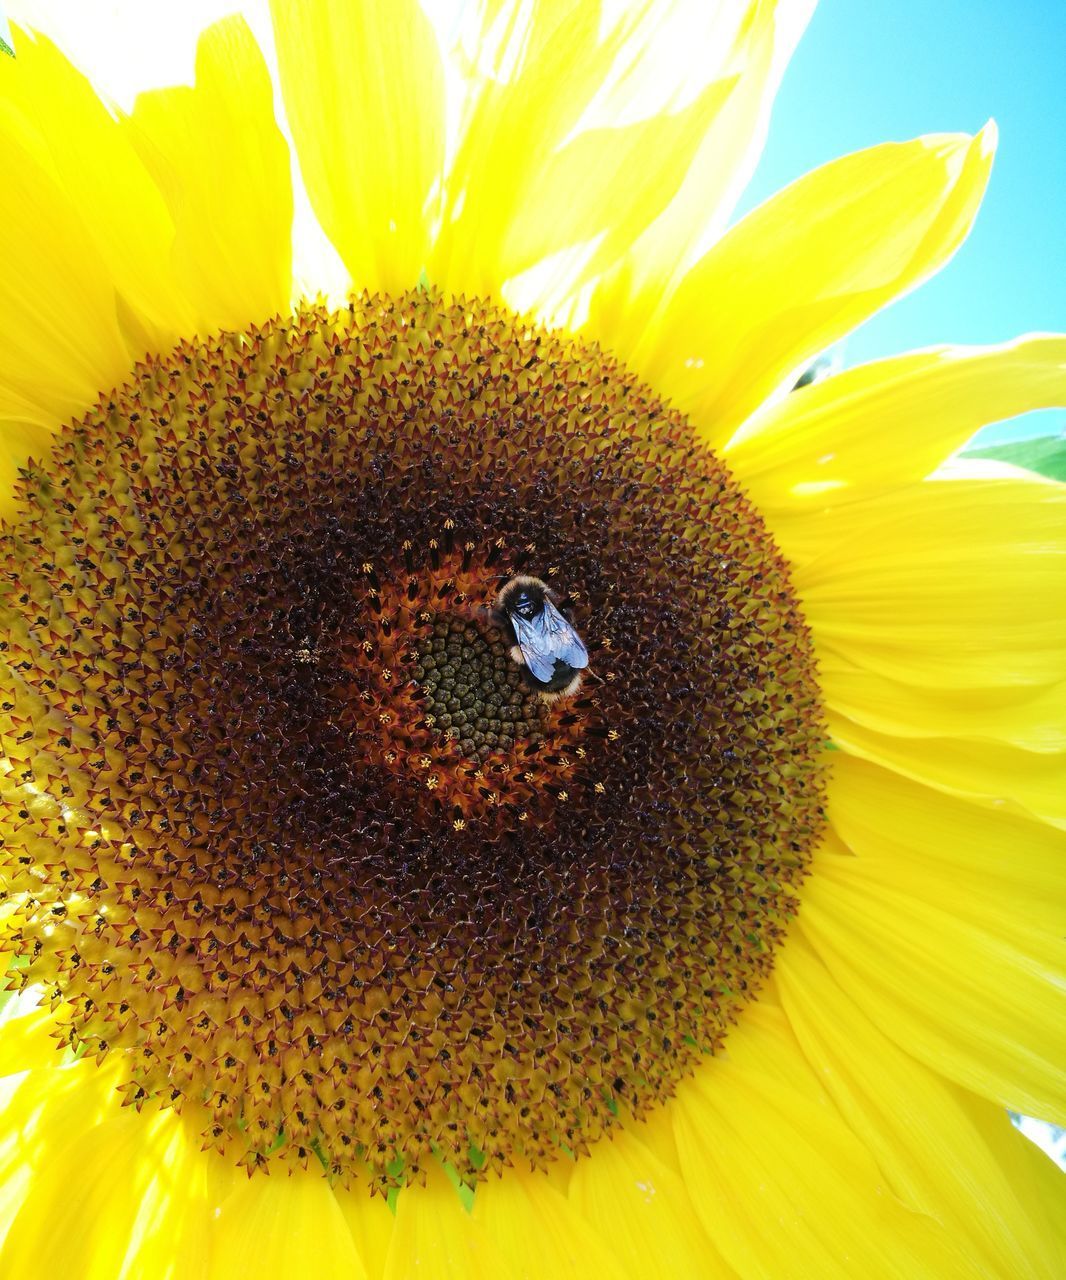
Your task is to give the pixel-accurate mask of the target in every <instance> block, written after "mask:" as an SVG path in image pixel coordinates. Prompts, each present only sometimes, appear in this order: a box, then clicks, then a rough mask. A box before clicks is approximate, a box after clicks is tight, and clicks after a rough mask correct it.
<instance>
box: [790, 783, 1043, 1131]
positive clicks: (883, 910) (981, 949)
mask: <svg viewBox="0 0 1066 1280" xmlns="http://www.w3.org/2000/svg"><path fill="white" fill-rule="evenodd" d="M842 790H843V786H842V785H841V783H840V781H839V780H834V784H833V789H832V791H831V794H830V811H831V813H832V808H833V804H834V796H835V794H836V793H838V792H840V791H842ZM884 790H885V793H886V795H889V796H890V795H891V792H892V789H891V787H890V786H889V785H887V784H886V786H885V788H884ZM901 791H902V794H903V795H904V796H905V797H907V796H912V795H913V788H910V787H908V786H907V785H906V784H904V785H903V786H902V788H901ZM890 812H891V811H890V809H889V808H888V807H886V808H885V809H883V810H881V814H882V815H883V821H884V822H885V823H886V824H887V825H888V826H889V828H890V829H891V828H892V824H893V821H894V819H893V818H892V817H890V816H889V814H890ZM866 838H867V839H871V837H869V835H867V837H866ZM872 839H873V840H876V836H875V837H873V838H872ZM893 853H894V847H893V846H891V845H886V847H885V848H884V849H882V850H880V851H878V850H877V849H876V846H875V848H874V851H873V852H872V853H871V852H870V851H869V849H868V848H867V847H866V846H865V845H864V846H863V849H862V851H861V852H859V856H853V855H852V854H850V853H848V852H843V853H837V852H835V851H830V850H828V849H827V850H823V851H821V852H820V853H819V854H818V856H817V857H816V859H815V862H814V866H813V868H812V874H811V877H810V879H809V880H808V882H807V883H806V884H805V885H804V889H803V906H802V910H801V912H800V916H799V927H800V929H801V930H802V933H803V935H804V936H805V937H806V938H807V939H808V940H809V941H810V942H811V944H812V946H813V947H814V949H815V951H816V952H817V953H818V955H819V956H820V957H821V959H822V960H823V961H824V963H825V965H826V967H827V968H828V969H829V971H830V972H831V973H832V975H833V976H834V977H835V978H836V980H837V982H839V984H840V985H841V987H842V988H843V989H844V990H845V991H846V992H847V993H848V995H849V996H851V998H852V999H853V1000H854V1001H855V1002H856V1003H857V1004H859V1005H860V1007H861V1008H863V1009H864V1010H865V1012H866V1013H867V1014H868V1016H869V1017H870V1018H871V1020H872V1021H873V1022H874V1023H876V1025H877V1027H878V1028H879V1029H880V1030H881V1031H882V1032H883V1033H884V1034H885V1035H886V1036H888V1037H889V1038H890V1039H892V1040H894V1041H895V1042H896V1043H897V1044H898V1045H899V1046H900V1047H901V1048H903V1049H906V1050H907V1052H908V1053H911V1054H913V1055H914V1056H915V1057H916V1058H918V1059H919V1060H920V1061H922V1062H924V1063H925V1064H926V1065H927V1066H929V1067H931V1068H932V1069H933V1070H934V1071H938V1072H940V1073H941V1074H943V1075H946V1076H948V1077H949V1078H950V1079H952V1080H954V1081H955V1082H956V1083H957V1084H960V1085H962V1086H963V1087H964V1088H967V1089H972V1090H973V1091H974V1092H975V1093H979V1094H981V1095H982V1096H983V1097H986V1098H990V1099H992V1100H993V1101H995V1102H997V1103H999V1104H1000V1105H1002V1106H1005V1107H1013V1108H1016V1109H1018V1110H1020V1111H1025V1112H1027V1113H1029V1114H1031V1115H1037V1116H1042V1117H1044V1118H1046V1119H1052V1120H1055V1121H1056V1122H1057V1123H1060V1124H1061V1123H1062V1122H1063V1120H1066V1081H1064V1078H1063V1074H1062V1063H1063V1061H1066V1023H1064V1021H1063V1019H1062V1017H1061V1012H1062V988H1063V986H1064V985H1066V943H1064V942H1063V940H1062V938H1061V936H1060V935H1059V934H1057V933H1052V932H1049V931H1047V930H1046V929H1042V928H1041V927H1040V924H1039V921H1036V922H1032V923H1030V922H1028V921H1026V919H1025V918H1024V915H1023V914H1022V913H1023V910H1024V897H1019V899H1018V900H1015V899H1014V898H1013V897H1012V896H1011V895H1010V894H1009V893H1006V892H1004V893H1001V894H1000V896H998V897H993V896H991V894H990V892H989V887H988V886H987V885H986V884H983V883H982V882H981V881H980V880H978V878H977V877H976V876H975V877H973V878H971V877H970V876H968V875H967V874H965V873H963V874H962V875H961V876H960V877H959V878H958V879H957V880H956V881H955V882H954V885H953V883H952V881H951V879H950V877H948V876H945V875H944V873H943V871H942V869H937V868H935V866H934V868H933V869H931V870H929V871H926V869H925V867H924V865H923V864H922V862H921V860H920V859H910V860H908V859H904V858H900V857H897V856H893ZM1060 899H1061V895H1060Z"/></svg>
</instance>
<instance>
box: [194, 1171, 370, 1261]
mask: <svg viewBox="0 0 1066 1280" xmlns="http://www.w3.org/2000/svg"><path fill="white" fill-rule="evenodd" d="M366 1275H367V1272H366V1269H365V1267H364V1266H363V1263H362V1260H361V1259H360V1257H359V1255H358V1253H357V1252H356V1248H355V1244H354V1242H353V1240H352V1237H351V1234H350V1232H349V1231H348V1227H347V1224H346V1223H345V1221H344V1215H343V1214H342V1213H341V1210H340V1206H339V1205H338V1204H337V1200H336V1197H335V1196H334V1194H333V1191H332V1189H331V1188H330V1185H329V1183H328V1182H327V1181H326V1179H325V1177H324V1176H323V1173H322V1170H321V1169H320V1168H317V1167H315V1168H311V1169H307V1170H303V1169H296V1170H293V1171H292V1173H291V1174H287V1173H285V1172H284V1171H283V1170H279V1171H278V1172H276V1173H270V1174H262V1173H260V1174H256V1175H253V1176H252V1177H250V1178H248V1179H247V1180H244V1181H241V1182H240V1183H238V1185H237V1187H236V1189H235V1190H234V1191H233V1192H232V1193H231V1194H230V1195H229V1196H227V1197H226V1199H225V1200H224V1201H223V1202H222V1206H221V1210H220V1212H219V1215H218V1218H217V1220H216V1222H215V1226H214V1233H213V1238H212V1242H211V1267H210V1270H209V1271H208V1276H209V1277H210V1280H233V1277H234V1276H255V1277H257V1280H319V1278H320V1277H322V1276H337V1277H340V1276H343V1277H345V1280H365V1277H366Z"/></svg>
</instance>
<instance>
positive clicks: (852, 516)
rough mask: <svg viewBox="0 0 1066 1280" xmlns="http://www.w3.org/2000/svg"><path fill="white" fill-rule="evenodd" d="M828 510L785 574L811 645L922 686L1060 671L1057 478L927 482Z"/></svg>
mask: <svg viewBox="0 0 1066 1280" xmlns="http://www.w3.org/2000/svg"><path fill="white" fill-rule="evenodd" d="M836 523H837V526H838V536H837V537H835V538H834V539H833V540H832V542H831V543H827V544H826V546H825V548H824V550H823V552H822V554H821V555H820V556H819V557H818V558H817V559H816V560H815V561H813V562H811V563H810V564H807V565H804V566H802V569H801V571H800V572H798V573H797V575H796V582H797V586H798V588H799V590H800V592H801V593H802V596H803V604H804V613H805V615H806V617H807V620H808V622H809V623H810V625H811V628H812V631H813V633H814V636H815V641H816V644H817V645H818V647H819V649H820V650H821V649H823V648H824V649H825V650H826V651H827V652H828V651H830V650H831V651H832V652H833V653H834V654H835V655H839V656H840V658H841V659H842V660H845V661H846V662H847V664H848V665H849V666H850V667H860V668H862V669H865V670H868V671H873V672H877V673H878V674H881V675H884V676H887V677H889V678H890V679H893V680H898V681H900V682H901V683H908V684H914V685H918V686H921V687H924V688H930V687H931V688H937V687H941V688H951V689H971V690H978V689H999V688H1006V687H1012V686H1014V687H1017V686H1026V685H1048V684H1054V683H1056V682H1058V681H1060V680H1062V679H1063V678H1064V677H1066V485H1060V484H1055V483H1054V482H1051V481H1046V482H1044V481H1038V480H1034V481H1031V482H1026V481H1022V480H987V481H950V480H943V481H940V480H937V481H930V482H928V483H923V484H920V485H912V486H910V487H908V488H905V489H901V490H899V491H897V492H893V493H890V494H887V495H885V496H884V497H883V498H879V499H877V500H873V501H870V502H868V503H854V504H851V506H850V507H849V508H848V509H847V510H846V511H842V512H841V513H840V518H839V520H838V521H837V522H836ZM827 692H829V691H828V690H827ZM829 696H831V693H830V694H829Z"/></svg>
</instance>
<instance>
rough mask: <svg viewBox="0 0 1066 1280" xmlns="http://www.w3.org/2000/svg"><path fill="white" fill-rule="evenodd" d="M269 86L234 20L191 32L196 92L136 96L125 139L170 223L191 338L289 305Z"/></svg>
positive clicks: (283, 171)
mask: <svg viewBox="0 0 1066 1280" xmlns="http://www.w3.org/2000/svg"><path fill="white" fill-rule="evenodd" d="M273 94H274V91H273V86H272V84H271V80H270V74H269V72H268V71H267V67H266V63H265V62H264V61H263V55H262V54H261V53H260V51H259V47H258V45H257V44H256V43H255V40H254V39H253V37H252V33H251V32H250V31H249V30H248V27H247V25H246V24H245V22H244V20H243V19H242V18H237V17H235V18H229V19H227V20H226V21H224V22H220V23H218V24H216V25H215V26H213V27H210V28H209V29H208V30H207V31H205V32H204V34H203V35H202V36H201V37H200V42H199V44H198V46H197V53H196V87H195V88H187V87H180V88H174V89H161V90H157V91H155V92H152V93H146V94H142V95H141V96H140V97H139V98H138V99H137V103H136V107H135V109H134V112H133V117H132V120H131V122H130V124H129V126H128V132H129V135H130V137H131V138H132V141H133V143H134V145H135V147H136V148H137V151H138V153H139V154H140V155H141V157H142V159H143V161H144V163H145V165H146V166H147V168H148V169H149V170H150V171H151V173H152V174H153V176H154V178H155V180H156V182H157V183H158V184H159V187H160V189H161V190H162V192H163V195H164V197H165V199H166V203H167V206H168V208H169V211H170V214H171V216H172V218H173V221H174V227H175V239H174V245H173V250H172V261H173V264H174V268H175V270H176V272H177V274H178V276H179V278H180V279H181V280H182V282H183V285H184V288H185V290H186V292H187V294H188V295H189V299H190V306H191V307H192V309H193V313H194V315H195V319H196V324H197V327H198V330H199V332H201V333H203V332H205V331H208V330H211V329H216V328H228V329H236V328H240V327H242V326H244V325H246V324H248V323H249V322H250V321H253V320H262V319H264V318H266V317H268V316H270V315H273V314H275V313H276V312H278V311H281V310H284V309H285V308H286V307H287V306H288V304H289V298H290V292H291V289H292V207H293V200H292V183H291V179H290V174H289V149H288V147H287V146H286V144H285V140H284V138H283V137H282V136H281V133H280V131H279V129H278V127H277V125H276V123H275V121H274V108H273Z"/></svg>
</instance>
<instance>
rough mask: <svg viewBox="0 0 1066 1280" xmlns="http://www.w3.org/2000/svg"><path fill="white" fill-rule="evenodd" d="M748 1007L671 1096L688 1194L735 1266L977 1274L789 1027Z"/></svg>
mask: <svg viewBox="0 0 1066 1280" xmlns="http://www.w3.org/2000/svg"><path fill="white" fill-rule="evenodd" d="M761 1004H762V1002H760V1006H758V1007H759V1008H761ZM749 1012H752V1010H745V1015H744V1017H743V1018H742V1019H741V1021H740V1023H739V1025H738V1026H736V1027H735V1028H733V1030H731V1031H730V1033H729V1040H728V1042H727V1048H726V1052H725V1054H723V1055H722V1057H720V1058H715V1059H714V1060H711V1061H708V1062H707V1064H706V1065H705V1066H704V1067H702V1068H701V1069H700V1070H699V1071H698V1072H697V1073H696V1075H695V1077H694V1078H693V1079H692V1080H691V1081H686V1082H684V1083H683V1084H682V1085H681V1087H680V1088H679V1090H678V1093H677V1096H676V1098H675V1099H674V1101H673V1102H672V1103H671V1111H672V1114H673V1116H674V1128H675V1132H676V1134H677V1142H678V1148H679V1150H680V1153H681V1162H682V1167H683V1169H684V1174H685V1182H686V1184H687V1186H688V1190H689V1195H690V1196H691V1198H692V1202H693V1204H694V1205H695V1206H696V1212H697V1213H698V1215H699V1217H700V1220H701V1221H702V1223H703V1226H704V1229H705V1230H706V1232H707V1234H708V1235H709V1236H710V1237H711V1239H712V1240H714V1242H715V1244H716V1245H717V1247H718V1249H719V1250H720V1251H721V1253H722V1254H723V1255H724V1256H725V1258H726V1259H727V1260H728V1261H729V1263H730V1264H731V1265H732V1266H733V1268H734V1270H735V1271H736V1272H737V1274H738V1275H740V1276H742V1277H744V1280H790V1278H792V1277H795V1280H810V1277H812V1276H817V1277H819V1280H834V1278H837V1280H853V1278H854V1277H855V1276H863V1277H884V1278H888V1277H892V1280H917V1278H918V1277H927V1278H928V1280H947V1277H961V1276H976V1275H977V1274H978V1273H977V1272H975V1271H974V1270H973V1269H972V1268H971V1267H970V1266H969V1265H968V1264H967V1263H966V1261H965V1259H964V1257H963V1256H962V1254H961V1253H960V1252H959V1251H958V1250H957V1249H956V1248H955V1247H954V1246H953V1242H952V1241H951V1239H950V1236H949V1234H948V1233H947V1232H945V1231H943V1230H942V1229H941V1228H940V1227H939V1226H938V1225H937V1224H936V1223H935V1222H934V1221H933V1220H932V1219H930V1218H927V1217H924V1216H922V1215H920V1214H917V1213H914V1212H912V1211H910V1210H908V1209H907V1208H906V1207H905V1206H904V1205H903V1204H902V1203H901V1202H900V1201H899V1200H897V1198H896V1197H895V1196H894V1195H893V1194H892V1192H891V1191H890V1189H889V1187H888V1186H887V1185H886V1183H885V1180H884V1178H883V1176H882V1175H881V1174H880V1172H879V1171H878V1169H877V1166H876V1165H875V1163H874V1161H873V1159H872V1158H871V1155H870V1153H869V1152H868V1151H867V1149H866V1148H865V1147H864V1146H863V1145H862V1143H861V1142H860V1141H859V1139H858V1138H857V1137H856V1136H855V1134H854V1133H853V1132H852V1130H851V1129H850V1128H849V1127H848V1126H847V1125H846V1124H845V1123H844V1121H843V1120H842V1119H841V1117H840V1114H839V1112H838V1111H837V1110H836V1108H835V1107H834V1106H833V1104H832V1102H831V1101H830V1100H829V1098H828V1097H826V1096H825V1094H824V1092H823V1091H822V1090H821V1088H820V1086H819V1085H818V1082H817V1080H816V1079H815V1077H814V1076H813V1075H812V1073H811V1069H810V1067H809V1065H808V1064H807V1061H806V1059H805V1058H804V1056H803V1054H802V1052H801V1051H800V1049H799V1046H798V1045H797V1044H796V1041H795V1038H794V1037H793V1036H792V1034H791V1032H790V1031H789V1030H788V1028H787V1025H782V1024H781V1022H778V1021H776V1020H774V1019H771V1018H767V1017H765V1016H764V1017H761V1018H754V1019H752V1018H748V1016H747V1015H748V1013H749Z"/></svg>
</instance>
